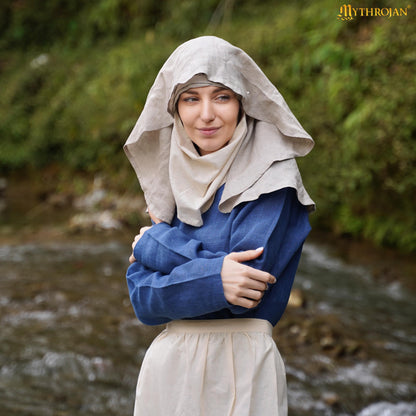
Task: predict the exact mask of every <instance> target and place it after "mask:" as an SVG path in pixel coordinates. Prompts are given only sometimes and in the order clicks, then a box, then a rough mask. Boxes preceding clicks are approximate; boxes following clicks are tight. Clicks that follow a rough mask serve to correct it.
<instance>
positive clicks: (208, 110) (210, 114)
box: [200, 100, 215, 123]
mask: <svg viewBox="0 0 416 416" xmlns="http://www.w3.org/2000/svg"><path fill="white" fill-rule="evenodd" d="M200 117H201V120H202V121H203V122H204V123H209V122H210V121H212V120H214V118H215V111H214V106H213V103H212V102H211V100H202V101H201V114H200Z"/></svg>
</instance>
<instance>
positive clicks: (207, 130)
mask: <svg viewBox="0 0 416 416" xmlns="http://www.w3.org/2000/svg"><path fill="white" fill-rule="evenodd" d="M219 129H220V128H219V127H207V128H202V129H198V130H199V131H200V133H201V134H203V135H204V136H212V135H213V134H215V133H216V132H217V131H218V130H219Z"/></svg>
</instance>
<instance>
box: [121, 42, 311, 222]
mask: <svg viewBox="0 0 416 416" xmlns="http://www.w3.org/2000/svg"><path fill="white" fill-rule="evenodd" d="M198 74H205V76H206V78H207V79H208V80H209V81H210V82H213V83H218V84H221V85H224V86H226V87H227V88H229V89H231V90H233V91H234V92H235V93H236V94H237V95H238V96H239V97H240V98H241V103H242V106H243V109H244V113H245V115H246V117H247V125H248V128H247V133H246V134H247V137H246V138H245V139H244V144H243V145H242V146H241V147H240V149H239V151H238V153H237V155H236V156H235V158H234V160H233V163H232V165H231V167H230V168H229V170H228V172H227V174H226V177H225V180H224V182H225V185H224V190H223V193H222V197H221V201H220V204H219V209H220V211H221V212H224V213H227V212H231V210H232V209H233V208H234V207H235V206H236V205H238V204H239V203H241V202H246V201H251V200H255V199H257V198H258V197H259V196H260V195H261V194H264V193H269V192H273V191H276V190H278V189H282V188H284V187H292V188H295V189H296V191H297V197H298V199H299V201H300V203H301V204H303V205H305V206H307V207H308V209H309V210H313V209H314V208H315V205H314V202H313V201H312V199H311V198H310V197H309V195H308V194H307V192H306V190H305V188H304V186H303V183H302V179H301V176H300V173H299V170H298V167H297V164H296V161H295V160H294V158H295V157H297V156H304V155H306V154H307V153H309V152H310V150H311V149H312V147H313V145H314V142H313V140H312V138H311V137H310V136H309V134H308V133H307V132H306V131H305V130H304V129H303V128H302V126H301V125H300V123H299V122H298V121H297V119H296V117H295V116H294V115H293V114H292V112H291V111H290V109H289V107H288V106H287V104H286V102H285V101H284V99H283V97H282V96H281V94H280V93H279V92H278V90H277V89H276V87H275V86H274V85H273V84H272V83H271V82H270V81H269V79H268V78H267V77H266V76H265V75H264V73H263V72H262V71H261V69H260V68H259V67H258V66H257V64H256V63H255V62H254V61H253V60H252V59H251V58H250V57H249V56H248V55H247V54H246V53H245V52H244V51H243V50H241V49H240V48H237V47H235V46H233V45H231V44H230V43H228V42H227V41H225V40H223V39H220V38H217V37H214V36H203V37H199V38H196V39H192V40H190V41H188V42H185V43H183V44H182V45H180V46H179V47H178V48H177V49H176V50H175V51H174V52H173V53H172V55H171V56H170V57H169V58H168V60H167V61H166V62H165V64H164V65H163V67H162V68H161V70H160V71H159V74H158V75H157V77H156V80H155V82H154V84H153V86H152V87H151V89H150V91H149V94H148V97H147V100H146V103H145V106H144V108H143V111H142V113H141V115H140V117H139V119H138V121H137V123H136V125H135V127H134V128H133V130H132V132H131V133H130V136H129V137H128V139H127V141H126V143H125V145H124V150H125V152H126V155H127V157H128V158H129V160H130V163H131V164H132V166H133V167H134V169H135V171H136V174H137V176H138V179H139V181H140V185H141V188H142V190H143V192H144V196H145V200H146V203H147V205H148V208H149V210H150V211H151V212H152V213H153V214H154V215H155V216H156V217H158V218H159V219H161V220H162V221H165V222H167V223H170V222H171V221H172V218H173V216H174V214H175V212H176V201H175V195H174V193H173V192H172V187H171V182H170V176H169V164H170V152H171V150H170V149H171V139H172V130H173V124H174V114H175V104H176V99H177V97H178V96H179V94H178V92H181V88H183V86H184V85H186V83H187V82H188V81H189V80H190V79H192V78H193V77H194V76H195V75H198ZM185 88H186V87H185ZM208 208H209V206H207V205H206V204H205V206H204V207H203V209H202V211H201V212H199V213H198V214H197V215H196V216H192V215H191V216H190V217H189V218H181V217H180V216H179V215H178V218H179V219H181V221H183V222H186V223H188V224H190V225H194V226H200V225H202V220H201V214H202V213H203V212H204V211H205V210H207V209H208Z"/></svg>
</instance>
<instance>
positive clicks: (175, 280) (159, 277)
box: [127, 257, 228, 325]
mask: <svg viewBox="0 0 416 416" xmlns="http://www.w3.org/2000/svg"><path fill="white" fill-rule="evenodd" d="M223 260H224V258H223V257H218V258H216V259H194V260H192V261H189V262H187V263H184V264H182V265H180V266H178V267H175V268H174V269H173V270H172V272H171V273H170V274H162V273H161V272H158V271H152V270H149V269H148V268H146V267H145V266H143V264H141V263H140V262H138V261H136V262H135V263H133V264H132V265H131V266H130V267H129V268H128V270H127V284H128V287H129V293H130V300H131V303H132V305H133V308H134V311H135V313H136V316H137V317H138V319H139V320H140V321H142V322H143V323H144V324H147V325H159V324H163V323H166V322H169V321H171V320H173V319H184V318H192V317H195V316H200V315H205V314H208V313H212V312H215V311H218V310H221V309H224V308H226V307H227V305H228V302H227V300H226V299H225V297H224V291H223V286H222V280H221V269H222V263H223Z"/></svg>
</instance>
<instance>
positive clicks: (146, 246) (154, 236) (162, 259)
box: [133, 222, 228, 274]
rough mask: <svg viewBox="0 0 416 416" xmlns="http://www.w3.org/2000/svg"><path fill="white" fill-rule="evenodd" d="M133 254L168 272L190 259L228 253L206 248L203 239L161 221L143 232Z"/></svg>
mask: <svg viewBox="0 0 416 416" xmlns="http://www.w3.org/2000/svg"><path fill="white" fill-rule="evenodd" d="M133 254H134V257H135V259H136V260H137V261H138V262H140V263H141V264H143V265H145V266H146V267H147V268H149V269H151V270H157V271H159V272H162V273H165V274H167V273H170V272H171V271H172V270H173V269H174V268H175V267H177V266H180V265H182V264H184V263H187V262H188V261H190V260H193V259H197V258H203V259H214V258H218V257H223V256H225V255H226V254H228V253H225V252H217V253H212V252H210V251H209V250H205V249H204V247H203V244H202V242H201V241H199V240H195V239H192V238H190V237H189V236H188V235H186V234H185V233H183V232H182V231H181V230H180V229H179V228H177V227H171V226H170V225H168V224H166V223H164V222H161V223H159V224H155V225H153V226H152V227H151V228H150V229H149V230H147V231H146V232H145V233H144V234H143V236H142V237H141V238H140V240H139V241H138V243H137V244H136V246H135V247H134V250H133Z"/></svg>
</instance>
